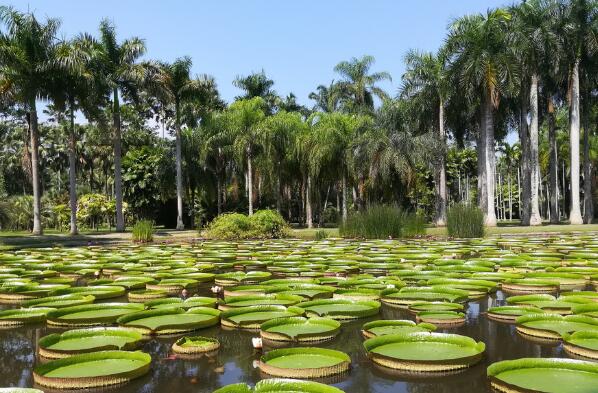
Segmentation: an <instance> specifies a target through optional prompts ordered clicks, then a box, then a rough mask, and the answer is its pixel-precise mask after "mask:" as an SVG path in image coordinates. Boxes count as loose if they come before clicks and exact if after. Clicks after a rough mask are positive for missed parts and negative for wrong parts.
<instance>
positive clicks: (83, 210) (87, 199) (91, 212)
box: [77, 194, 124, 229]
mask: <svg viewBox="0 0 598 393" xmlns="http://www.w3.org/2000/svg"><path fill="white" fill-rule="evenodd" d="M123 208H124V206H123ZM115 214H116V207H115V203H114V200H110V199H108V197H107V196H106V195H103V194H85V195H81V196H80V197H79V201H78V205H77V221H79V222H80V223H81V225H82V226H88V227H90V228H94V229H95V228H97V227H98V226H99V225H100V224H101V223H102V222H110V220H111V218H112V217H114V215H115Z"/></svg>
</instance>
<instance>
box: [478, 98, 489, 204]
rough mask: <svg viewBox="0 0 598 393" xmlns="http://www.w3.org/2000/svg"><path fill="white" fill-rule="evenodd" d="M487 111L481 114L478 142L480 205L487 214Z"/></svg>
mask: <svg viewBox="0 0 598 393" xmlns="http://www.w3.org/2000/svg"><path fill="white" fill-rule="evenodd" d="M484 112H485V109H482V111H481V113H480V129H479V136H478V142H477V146H476V149H477V154H478V162H477V170H478V205H479V206H480V209H481V210H482V211H483V212H484V214H485V213H486V211H487V210H488V187H486V183H487V180H488V179H487V177H486V176H487V172H486V117H485V116H484Z"/></svg>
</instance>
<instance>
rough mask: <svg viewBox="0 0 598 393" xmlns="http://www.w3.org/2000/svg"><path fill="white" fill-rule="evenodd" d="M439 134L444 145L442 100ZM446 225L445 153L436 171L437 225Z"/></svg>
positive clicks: (439, 108)
mask: <svg viewBox="0 0 598 393" xmlns="http://www.w3.org/2000/svg"><path fill="white" fill-rule="evenodd" d="M438 134H439V135H438V136H439V138H440V143H442V145H443V146H444V142H445V132H444V102H442V100H440V105H439V106H438ZM445 225H446V157H445V154H444V150H443V153H442V154H441V156H440V162H439V163H438V170H437V173H436V226H437V227H443V226H445Z"/></svg>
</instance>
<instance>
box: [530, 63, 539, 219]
mask: <svg viewBox="0 0 598 393" xmlns="http://www.w3.org/2000/svg"><path fill="white" fill-rule="evenodd" d="M529 109H530V115H531V122H530V127H529V145H530V148H529V153H530V155H529V158H530V195H531V198H530V201H531V209H530V218H529V225H534V226H535V225H542V216H541V215H540V199H539V196H538V195H539V187H540V162H539V158H538V135H539V132H538V75H536V74H534V75H532V79H531V88H530V108H529Z"/></svg>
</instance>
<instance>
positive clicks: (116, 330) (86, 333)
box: [38, 327, 143, 356]
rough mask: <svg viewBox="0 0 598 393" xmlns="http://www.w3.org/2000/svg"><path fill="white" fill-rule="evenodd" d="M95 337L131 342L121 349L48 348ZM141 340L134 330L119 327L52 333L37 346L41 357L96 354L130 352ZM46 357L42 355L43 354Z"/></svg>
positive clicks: (115, 347)
mask: <svg viewBox="0 0 598 393" xmlns="http://www.w3.org/2000/svg"><path fill="white" fill-rule="evenodd" d="M96 336H114V337H126V338H130V339H131V340H132V341H130V342H128V343H126V344H125V345H124V346H123V347H117V346H116V345H104V346H101V347H95V348H86V349H54V348H49V347H50V346H52V345H54V344H56V343H58V342H60V341H62V340H72V339H84V338H88V337H96ZM142 340H143V336H142V335H141V333H139V332H136V331H135V330H131V329H127V328H121V327H107V328H89V329H74V330H68V331H66V332H63V333H53V334H49V335H47V336H44V337H42V338H41V339H40V340H39V341H38V345H39V347H40V354H42V355H43V356H46V355H51V354H52V353H54V354H59V355H60V354H64V355H70V354H79V353H88V352H98V351H109V350H131V349H134V348H136V347H137V346H138V345H139V344H140V343H141V341H142ZM42 350H43V352H45V353H46V355H44V353H41V352H42Z"/></svg>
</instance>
